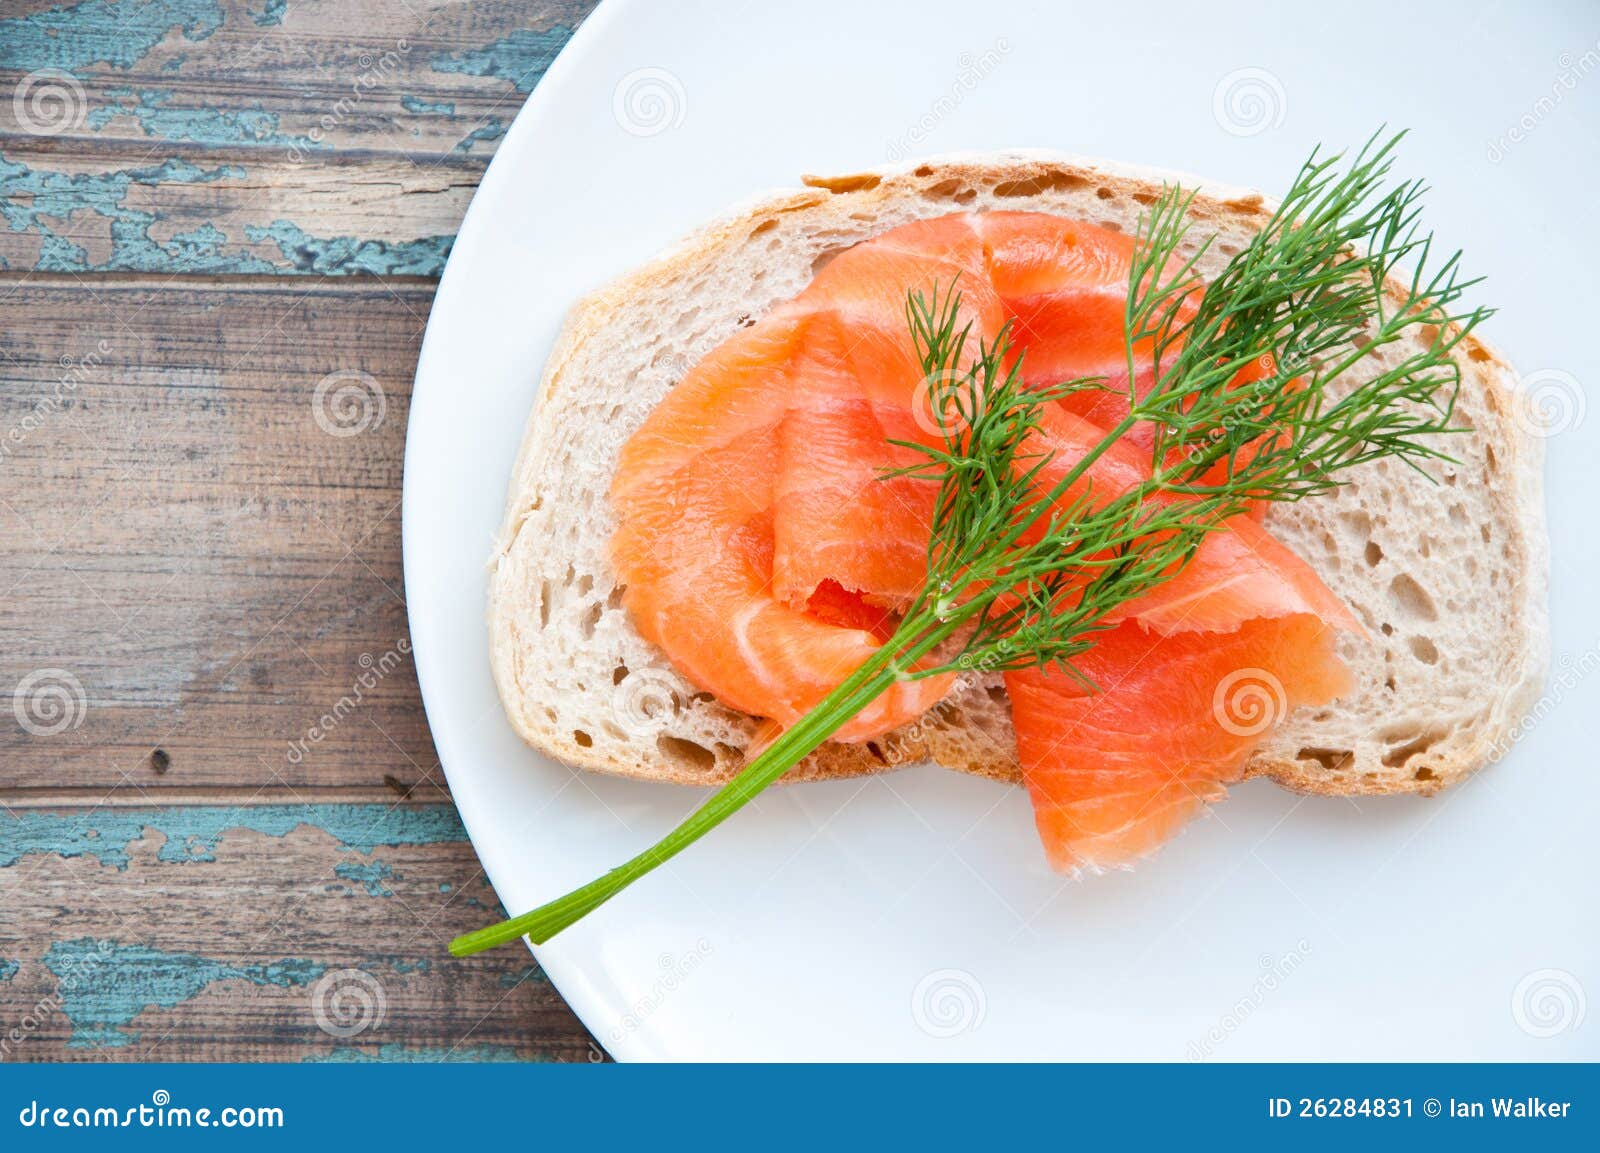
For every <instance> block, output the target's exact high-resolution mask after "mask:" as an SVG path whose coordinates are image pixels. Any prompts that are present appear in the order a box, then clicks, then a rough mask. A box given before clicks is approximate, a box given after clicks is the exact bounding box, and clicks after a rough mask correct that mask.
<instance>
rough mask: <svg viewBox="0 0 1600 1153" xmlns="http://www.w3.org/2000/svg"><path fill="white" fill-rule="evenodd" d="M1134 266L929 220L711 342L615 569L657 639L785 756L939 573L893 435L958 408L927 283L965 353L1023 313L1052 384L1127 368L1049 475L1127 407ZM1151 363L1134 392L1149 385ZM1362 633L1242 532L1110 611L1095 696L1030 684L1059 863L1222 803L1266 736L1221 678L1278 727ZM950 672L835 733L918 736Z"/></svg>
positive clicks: (645, 486)
mask: <svg viewBox="0 0 1600 1153" xmlns="http://www.w3.org/2000/svg"><path fill="white" fill-rule="evenodd" d="M1133 251H1134V250H1133V241H1132V239H1131V238H1129V237H1126V236H1123V235H1122V234H1119V233H1116V232H1113V231H1111V230H1108V229H1104V228H1100V227H1098V226H1095V225H1090V224H1085V223H1082V222H1076V221H1068V220H1062V219H1059V218H1056V217H1052V216H1048V215H1042V214H1037V213H1009V212H994V213H986V214H978V215H973V214H956V215H951V216H946V217H940V218H937V219H934V220H927V221H919V222H916V223H912V224H908V225H905V226H902V227H900V228H897V229H894V230H892V231H890V232H888V233H885V234H884V235H883V236H880V237H878V238H876V239H874V240H872V241H869V242H866V243H863V244H859V245H856V246H855V247H853V248H850V249H848V250H846V251H844V252H842V253H840V254H838V255H837V256H835V257H834V258H833V259H831V260H829V261H828V262H827V263H825V264H823V265H822V266H821V267H820V269H819V271H818V272H817V274H816V276H815V278H814V279H813V281H812V283H811V284H810V285H809V286H808V287H807V288H806V289H805V290H804V291H803V292H801V293H800V294H799V295H798V296H796V297H795V298H794V299H793V300H791V301H789V302H787V303H786V304H784V305H782V306H780V307H778V308H777V309H775V310H773V312H772V313H770V314H769V315H768V316H767V317H765V318H764V319H762V320H761V321H759V322H758V323H757V324H755V325H754V326H752V327H751V328H748V329H743V330H740V331H739V332H737V333H735V334H734V335H733V336H732V337H730V338H729V339H728V340H726V341H725V342H724V343H722V344H721V345H719V346H718V347H717V348H715V349H714V350H712V352H711V353H710V354H708V355H707V356H706V357H705V358H704V359H703V360H702V361H701V362H700V363H699V364H697V365H696V366H695V367H694V368H693V369H692V370H691V371H690V372H689V373H688V374H687V375H686V377H685V378H684V380H683V381H682V382H681V383H680V384H678V385H677V386H676V387H675V388H674V389H673V390H672V391H671V392H670V393H669V394H668V395H667V397H666V398H665V400H664V401H663V402H662V403H661V404H660V405H659V406H658V407H657V408H656V410H655V411H654V412H652V413H651V414H650V416H649V417H648V418H647V419H646V421H645V422H644V424H643V426H642V427H640V428H639V429H638V430H637V431H636V432H635V433H634V434H633V436H632V437H630V438H629V440H628V441H627V443H626V444H625V445H624V447H623V450H622V453H621V455H620V458H619V466H618V471H617V475H616V478H615V481H614V483H613V486H612V492H611V500H612V504H613V507H614V508H615V510H616V513H617V522H618V523H617V528H616V531H615V533H614V535H613V538H612V541H611V556H612V561H613V564H614V566H615V569H616V572H617V574H618V577H619V579H620V580H621V582H622V584H623V585H624V594H623V595H624V603H625V605H626V606H627V608H628V610H629V612H630V614H631V615H632V618H633V620H634V622H635V624H636V626H637V628H638V629H639V632H640V634H641V635H642V636H643V637H644V638H645V639H646V640H648V641H650V642H652V643H653V644H655V645H657V646H658V647H659V648H661V649H662V650H663V651H664V652H665V653H666V654H667V656H668V657H669V658H670V659H671V660H672V662H673V664H674V665H675V666H676V667H677V668H678V669H680V670H681V671H682V672H683V673H684V675H685V676H686V677H688V679H689V680H690V681H692V682H693V683H694V684H695V685H696V686H697V687H698V688H700V689H702V690H704V691H706V692H709V693H712V694H713V695H715V696H716V697H717V698H718V699H719V700H721V701H723V702H725V703H726V704H728V705H730V706H731V707H734V708H737V709H740V710H742V711H744V712H746V713H749V714H751V715H753V716H757V717H762V718H767V719H768V721H769V724H768V725H767V726H766V727H765V728H764V729H763V730H762V731H763V733H764V735H765V738H766V739H770V738H771V736H772V735H773V734H774V733H775V732H777V731H779V730H780V729H781V728H782V727H786V726H789V725H792V724H794V723H795V722H796V721H798V720H799V719H800V717H802V716H803V715H804V714H805V713H806V712H808V711H809V710H810V709H811V708H813V707H814V706H815V705H816V703H817V702H818V701H820V700H821V699H822V698H823V697H824V696H825V695H826V694H827V693H828V692H829V691H831V690H832V689H833V688H834V687H836V686H837V685H838V683H839V682H840V681H841V680H842V679H843V678H844V677H846V676H847V675H849V673H850V672H851V671H853V670H854V669H856V668H858V667H860V665H861V664H862V663H863V662H864V661H867V660H870V659H871V658H872V657H873V655H874V654H876V653H878V652H879V650H880V646H881V645H882V644H883V643H884V642H885V641H886V640H887V639H888V637H889V636H890V635H891V634H892V632H893V629H894V626H895V622H896V620H897V613H898V612H899V611H901V610H903V608H904V606H905V604H906V602H907V601H908V600H910V599H911V598H912V597H914V596H915V595H916V594H917V593H918V592H919V591H920V590H921V588H922V586H923V584H924V582H925V579H926V565H927V547H928V537H929V530H930V524H931V520H932V515H933V502H934V498H935V492H936V489H935V486H934V485H933V484H931V483H928V482H926V481H918V480H912V479H908V478H904V477H900V478H887V477H886V476H885V473H886V472H888V471H889V470H893V469H896V468H902V467H904V466H906V465H908V464H912V463H917V462H919V461H920V460H921V459H922V458H921V456H920V455H919V454H917V453H916V452H915V451H914V450H913V449H910V448H907V447H903V446H896V445H894V444H892V443H891V441H893V440H899V441H904V442H909V443H912V444H924V445H932V444H935V443H938V442H939V441H940V440H941V432H942V427H941V422H943V421H948V420H949V419H950V414H947V413H944V414H942V413H935V412H933V411H932V409H931V404H930V402H929V396H930V392H931V389H930V383H929V382H928V381H926V380H924V379H923V378H922V372H921V365H920V363H919V360H918V357H917V352H916V348H915V346H914V344H913V342H912V339H911V336H910V333H909V331H908V328H907V323H906V316H905V307H906V295H907V292H908V291H909V290H913V289H918V290H921V291H923V292H924V293H925V294H928V295H932V294H933V293H935V292H937V293H938V294H939V296H940V297H941V299H942V298H943V297H944V294H945V293H946V292H947V291H948V290H949V289H950V288H951V286H952V285H954V286H955V288H956V290H957V291H959V292H960V293H961V299H962V321H963V323H970V326H971V347H969V348H968V349H967V351H966V358H967V361H970V359H971V358H972V357H975V356H976V355H977V354H978V343H979V341H980V340H982V341H993V340H994V339H996V338H997V336H998V334H999V333H1000V331H1001V329H1002V326H1004V325H1006V324H1008V323H1009V324H1010V325H1012V326H1013V339H1014V341H1015V343H1016V346H1017V348H1018V350H1019V352H1020V353H1021V354H1022V356H1023V361H1022V364H1023V371H1024V376H1025V379H1026V380H1027V381H1028V382H1030V383H1038V384H1041V385H1044V384H1055V383H1058V382H1060V381H1062V380H1065V379H1074V378H1078V377H1083V376H1101V377H1104V378H1106V380H1107V382H1108V386H1109V387H1108V389H1107V390H1099V391H1091V392H1085V393H1082V394H1078V395H1074V396H1072V397H1069V398H1067V399H1066V400H1064V401H1063V402H1061V403H1060V404H1058V405H1052V406H1048V407H1047V408H1046V409H1044V410H1043V411H1042V413H1041V417H1040V428H1039V430H1038V432H1037V434H1036V437H1035V444H1034V446H1033V447H1035V448H1036V449H1037V451H1038V452H1039V453H1041V454H1048V455H1049V457H1050V460H1049V464H1048V466H1047V467H1046V468H1045V469H1044V470H1043V476H1042V478H1041V480H1042V483H1044V484H1045V485H1050V484H1053V483H1054V482H1055V481H1056V480H1060V479H1062V478H1064V477H1066V475H1067V470H1069V469H1073V468H1075V467H1076V466H1077V465H1078V464H1079V462H1080V461H1083V460H1084V458H1085V455H1086V454H1088V453H1090V452H1091V451H1095V450H1096V449H1097V447H1098V446H1099V445H1100V442H1101V441H1102V440H1103V438H1104V437H1105V435H1106V430H1107V429H1108V428H1111V427H1114V426H1115V425H1116V424H1117V422H1118V421H1120V420H1121V419H1122V418H1123V417H1124V416H1125V415H1126V413H1127V411H1128V409H1127V398H1128V388H1129V380H1128V376H1129V369H1128V365H1127V356H1126V353H1125V351H1124V348H1123V337H1122V326H1123V312H1124V310H1125V296H1126V292H1127V282H1128V276H1129V270H1130V268H1131V260H1132V256H1133ZM1145 351H1146V350H1136V354H1135V356H1134V362H1135V363H1134V370H1133V372H1134V380H1133V386H1134V387H1135V388H1141V387H1148V378H1149V375H1150V366H1149V365H1148V363H1147V361H1148V357H1147V356H1146V355H1145ZM964 365H965V362H964V363H963V365H960V366H958V367H964ZM1247 371H1248V370H1247ZM1152 442H1153V438H1152V437H1151V436H1150V435H1149V430H1148V429H1146V430H1135V431H1134V432H1133V433H1132V434H1130V435H1128V436H1127V437H1126V438H1124V439H1123V440H1122V441H1119V442H1118V443H1115V444H1113V445H1111V446H1110V447H1109V448H1108V449H1105V450H1104V451H1101V452H1100V454H1099V455H1098V457H1097V458H1096V459H1095V460H1094V461H1093V462H1092V463H1090V464H1087V465H1086V466H1085V467H1083V468H1082V469H1081V473H1082V475H1081V476H1078V477H1077V478H1076V480H1075V482H1074V483H1073V484H1072V485H1071V486H1070V487H1069V489H1068V491H1067V492H1066V494H1065V496H1064V498H1063V499H1065V500H1073V499H1077V498H1082V497H1087V499H1089V500H1090V501H1091V503H1094V504H1101V503H1103V502H1105V501H1108V500H1111V499H1113V498H1115V497H1116V496H1117V495H1119V494H1121V493H1124V492H1126V491H1127V490H1128V489H1129V488H1130V487H1131V486H1134V485H1137V484H1140V483H1141V482H1143V481H1144V480H1145V479H1146V478H1148V476H1149V473H1150V468H1151V445H1152ZM1160 499H1161V500H1162V501H1164V502H1165V501H1169V500H1170V501H1176V500H1177V499H1178V498H1176V497H1170V498H1160ZM1340 630H1356V624H1355V622H1354V621H1353V620H1352V619H1351V618H1350V615H1349V613H1348V610H1346V609H1345V607H1344V606H1343V605H1342V604H1341V603H1340V602H1339V601H1338V599H1337V598H1336V597H1334V596H1333V594H1332V593H1331V592H1329V590H1328V589H1327V588H1326V587H1325V586H1324V585H1323V584H1322V582H1321V581H1320V580H1318V579H1317V577H1316V575H1315V574H1314V573H1313V572H1312V571H1311V570H1310V568H1309V567H1307V566H1306V565H1305V564H1304V563H1303V562H1302V561H1301V560H1300V559H1299V558H1298V557H1296V556H1295V555H1294V554H1293V553H1292V552H1291V551H1290V550H1288V549H1287V548H1285V547H1284V546H1283V545H1282V544H1281V543H1280V542H1278V541H1276V540H1275V539H1274V538H1273V537H1272V536H1271V535H1270V534H1269V533H1268V532H1267V531H1266V530H1265V529H1263V528H1262V527H1261V526H1260V525H1259V524H1257V523H1255V522H1254V521H1252V520H1251V519H1249V518H1248V517H1238V518H1235V519H1234V520H1233V521H1231V522H1229V523H1228V524H1227V525H1225V526H1223V527H1221V528H1219V529H1218V530H1217V531H1216V532H1214V533H1212V534H1211V535H1210V536H1208V537H1207V538H1206V539H1205V540H1204V541H1203V543H1202V544H1201V545H1200V546H1199V547H1198V548H1197V550H1196V552H1195V555H1194V556H1193V557H1192V559H1191V561H1190V563H1189V564H1188V565H1187V566H1186V567H1184V568H1183V569H1182V571H1181V572H1177V573H1176V574H1175V575H1174V576H1173V577H1172V579H1170V580H1169V581H1168V582H1167V583H1165V584H1164V585H1162V586H1160V587H1158V588H1157V589H1155V590H1153V591H1152V592H1150V593H1148V594H1147V595H1145V596H1144V597H1141V598H1139V599H1137V600H1135V601H1130V602H1129V603H1127V604H1125V605H1123V606H1122V607H1121V608H1120V609H1119V610H1117V612H1116V613H1115V614H1114V619H1112V620H1110V621H1108V622H1107V629H1106V631H1105V632H1103V633H1102V634H1101V635H1100V637H1099V640H1098V643H1097V644H1096V645H1095V647H1094V648H1093V649H1092V650H1091V651H1090V652H1089V653H1087V654H1086V655H1085V656H1083V657H1082V658H1080V660H1079V661H1078V662H1077V665H1078V667H1079V671H1081V672H1082V673H1083V674H1084V675H1086V676H1087V677H1088V678H1089V679H1090V680H1091V681H1093V682H1094V684H1095V685H1096V687H1097V689H1098V690H1099V691H1096V692H1091V691H1090V690H1089V689H1087V688H1086V687H1085V686H1084V685H1083V684H1082V683H1081V681H1079V680H1077V679H1074V678H1073V677H1071V676H1068V675H1066V674H1065V673H1063V672H1060V671H1051V672H1039V671H1028V672H1021V673H1012V674H1008V675H1007V678H1006V680H1007V687H1008V690H1009V691H1010V693H1011V701H1012V712H1013V720H1014V722H1015V725H1016V729H1017V736H1018V747H1019V755H1020V758H1021V761H1022V765H1023V772H1024V778H1025V780H1026V782H1027V785H1028V788H1029V791H1030V794H1031V795H1032V797H1033V799H1034V803H1035V806H1036V810H1037V812H1038V824H1039V829H1040V833H1041V836H1042V837H1043V838H1044V841H1045V845H1046V848H1047V851H1048V855H1049V857H1050V859H1051V861H1052V863H1054V864H1056V865H1057V866H1058V867H1062V868H1070V869H1076V868H1103V867H1110V866H1114V865H1120V864H1126V863H1127V862H1129V861H1132V860H1134V859H1136V858H1138V857H1139V856H1141V855H1143V854H1144V853H1145V852H1148V851H1149V850H1150V849H1151V848H1153V847H1155V846H1156V845H1158V844H1160V843H1161V841H1162V840H1164V839H1166V838H1167V837H1168V836H1170V835H1172V833H1174V832H1175V831H1176V830H1177V829H1178V828H1180V827H1181V826H1182V824H1183V823H1184V822H1185V821H1187V820H1188V819H1190V818H1191V817H1192V816H1194V815H1195V814H1196V813H1197V812H1199V811H1201V810H1203V808H1204V807H1205V805H1206V804H1208V803H1210V802H1211V801H1214V800H1216V799H1219V798H1220V797H1221V796H1222V795H1223V794H1224V792H1225V788H1226V785H1227V784H1228V783H1229V782H1231V781H1233V780H1236V779H1237V778H1238V776H1239V774H1240V773H1241V772H1242V771H1243V768H1244V765H1245V763H1246V760H1247V758H1248V755H1249V752H1250V749H1251V748H1253V747H1254V744H1255V742H1256V741H1257V740H1259V737H1260V735H1261V732H1263V731H1265V730H1264V729H1251V730H1250V731H1243V732H1240V731H1234V730H1238V729H1241V726H1240V725H1238V724H1233V725H1232V726H1231V727H1228V726H1224V725H1222V724H1220V723H1219V722H1218V721H1217V719H1216V717H1217V714H1216V713H1215V712H1214V711H1213V705H1214V700H1213V698H1214V696H1215V695H1216V693H1217V686H1218V685H1220V684H1223V683H1224V682H1225V681H1227V680H1228V678H1229V677H1233V676H1234V674H1235V673H1239V672H1241V670H1242V671H1245V672H1260V673H1264V674H1266V675H1267V676H1268V677H1269V678H1271V681H1270V682H1269V688H1270V687H1271V685H1272V684H1276V685H1277V686H1279V689H1280V690H1281V691H1279V692H1278V693H1276V694H1269V695H1270V697H1271V703H1272V705H1273V706H1274V710H1275V715H1273V716H1271V717H1270V718H1269V723H1270V722H1272V721H1275V720H1276V719H1277V716H1276V713H1281V712H1282V711H1284V710H1287V709H1288V708H1292V707H1294V706H1295V705H1297V704H1301V703H1311V702H1315V701H1325V700H1327V699H1330V697H1331V696H1333V695H1335V694H1337V693H1338V692H1342V691H1344V689H1345V687H1346V685H1347V679H1346V677H1347V674H1346V673H1345V670H1344V669H1343V666H1342V665H1341V664H1340V663H1339V661H1338V659H1337V656H1336V654H1335V652H1334V648H1333V644H1334V640H1333V638H1334V637H1335V636H1336V634H1337V632H1338V631H1340ZM1238 679H1239V678H1238V677H1234V681H1238ZM952 683H953V681H952V679H951V678H950V677H948V676H943V677H936V678H927V679H923V680H918V681H909V682H905V683H901V684H898V685H896V686H894V687H893V688H892V689H891V690H890V691H889V692H887V693H885V694H884V695H883V696H882V697H880V698H879V699H878V700H877V701H875V702H873V704H871V705H870V706H869V707H868V708H867V709H866V710H864V711H863V712H862V713H860V714H859V715H858V716H857V717H855V718H854V719H853V720H852V721H851V722H850V723H849V724H848V725H847V726H846V727H845V728H844V729H842V730H841V731H840V732H839V734H838V737H839V738H840V739H845V740H861V739H866V738H869V737H871V736H874V735H877V734H879V733H882V732H884V731H886V730H888V729H891V728H894V727H896V726H899V725H902V724H905V723H907V722H909V721H911V720H913V719H915V718H916V717H918V716H920V715H921V714H922V713H923V712H925V711H926V710H927V709H929V708H931V707H932V706H933V705H934V704H936V703H937V702H938V700H939V699H940V698H941V697H942V696H943V695H944V694H945V693H947V692H948V691H949V689H950V687H951V685H952ZM1230 683H1231V682H1230ZM1280 703H1281V708H1278V707H1277V706H1278V705H1280ZM1243 728H1244V729H1249V726H1243Z"/></svg>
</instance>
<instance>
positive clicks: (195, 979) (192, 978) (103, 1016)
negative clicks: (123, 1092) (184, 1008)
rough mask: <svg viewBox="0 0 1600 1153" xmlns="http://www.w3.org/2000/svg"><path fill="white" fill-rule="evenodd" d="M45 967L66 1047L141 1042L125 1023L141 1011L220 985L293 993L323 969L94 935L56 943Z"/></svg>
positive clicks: (303, 962)
mask: <svg viewBox="0 0 1600 1153" xmlns="http://www.w3.org/2000/svg"><path fill="white" fill-rule="evenodd" d="M44 965H45V968H47V969H49V970H50V972H52V973H54V974H55V976H56V978H57V981H58V985H57V994H58V995H59V996H60V998H61V1011H62V1013H63V1014H64V1015H65V1016H66V1018H67V1020H68V1021H70V1022H71V1024H72V1035H71V1037H69V1038H68V1039H67V1046H68V1047H69V1048H91V1047H95V1046H111V1047H121V1046H125V1045H130V1044H132V1043H134V1042H135V1041H137V1040H138V1039H139V1034H138V1032H137V1031H134V1030H133V1029H131V1028H130V1026H131V1025H132V1024H133V1022H134V1020H135V1019H136V1018H137V1017H138V1016H139V1014H140V1013H142V1012H144V1011H145V1010H146V1009H149V1008H161V1009H171V1008H175V1007H176V1006H178V1005H181V1004H183V1003H184V1002H185V1001H187V1000H189V999H190V998H192V997H195V996H198V995H199V994H200V993H201V992H203V991H204V990H205V989H206V988H207V987H208V986H211V985H215V984H216V983H217V982H219V981H232V980H243V981H249V982H250V983H251V984H252V985H261V986H277V987H279V988H292V987H294V986H297V985H309V984H310V983H311V982H313V981H315V980H316V979H317V978H318V977H320V976H322V974H323V972H324V971H325V970H326V966H324V965H322V964H320V963H319V962H316V961H308V960H296V959H289V960H283V961H275V962H273V963H271V964H267V965H227V964H223V963H222V962H219V961H213V960H211V959H210V958H207V957H201V956H197V955H195V954H192V953H168V952H164V951H162V950H160V949H152V948H150V947H149V946H147V945H125V944H121V943H118V942H116V941H109V940H99V939H96V938H93V937H78V938H74V939H73V940H70V941H57V942H55V943H54V944H52V945H51V946H50V951H49V952H47V953H46V954H45V955H44Z"/></svg>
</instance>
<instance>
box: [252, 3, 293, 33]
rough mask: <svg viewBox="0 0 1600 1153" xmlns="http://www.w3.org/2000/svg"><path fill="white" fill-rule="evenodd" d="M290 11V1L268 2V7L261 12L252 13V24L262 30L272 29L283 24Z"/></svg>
mask: <svg viewBox="0 0 1600 1153" xmlns="http://www.w3.org/2000/svg"><path fill="white" fill-rule="evenodd" d="M288 11H289V0H267V6H266V7H265V8H263V9H262V10H261V11H259V12H252V13H250V22H251V23H253V24H257V25H259V26H260V27H262V28H271V27H273V26H274V25H277V24H282V23H283V18H284V16H285V14H287V13H288Z"/></svg>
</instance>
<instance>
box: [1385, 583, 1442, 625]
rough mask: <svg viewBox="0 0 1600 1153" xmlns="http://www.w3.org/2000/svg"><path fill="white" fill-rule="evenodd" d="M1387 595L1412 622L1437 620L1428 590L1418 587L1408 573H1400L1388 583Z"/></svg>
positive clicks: (1437, 612)
mask: <svg viewBox="0 0 1600 1153" xmlns="http://www.w3.org/2000/svg"><path fill="white" fill-rule="evenodd" d="M1389 595H1390V596H1392V597H1393V598H1394V600H1395V603H1396V604H1398V605H1399V606H1400V608H1401V609H1402V610H1403V611H1404V612H1405V614H1406V615H1407V616H1409V617H1411V618H1412V619H1413V620H1422V621H1433V620H1438V619H1439V609H1438V607H1437V606H1436V605H1435V604H1434V603H1433V598H1432V597H1431V596H1429V595H1428V590H1427V589H1425V588H1423V587H1422V586H1421V585H1419V584H1418V583H1417V582H1416V580H1415V578H1413V577H1412V576H1411V574H1410V573H1401V574H1400V575H1399V576H1397V577H1395V578H1394V579H1393V580H1392V581H1390V582H1389Z"/></svg>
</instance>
